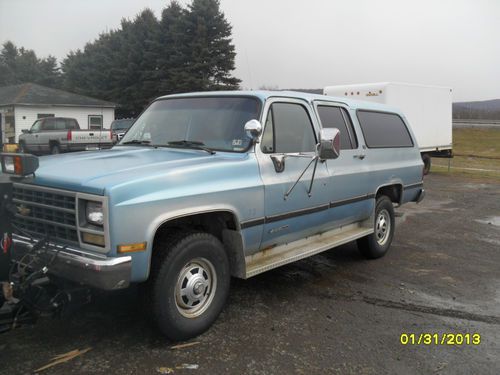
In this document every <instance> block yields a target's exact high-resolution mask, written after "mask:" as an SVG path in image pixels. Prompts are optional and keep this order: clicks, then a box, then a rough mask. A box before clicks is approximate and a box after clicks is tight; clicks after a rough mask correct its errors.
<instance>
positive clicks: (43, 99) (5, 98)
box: [0, 83, 117, 108]
mask: <svg viewBox="0 0 500 375" xmlns="http://www.w3.org/2000/svg"><path fill="white" fill-rule="evenodd" d="M5 105H51V106H53V105H61V106H76V107H111V108H114V107H116V106H117V104H116V103H112V102H108V101H105V100H100V99H95V98H91V97H88V96H84V95H78V94H73V93H71V92H68V91H63V90H58V89H53V88H50V87H46V86H41V85H37V84H36V83H23V84H20V85H12V86H3V87H0V106H5Z"/></svg>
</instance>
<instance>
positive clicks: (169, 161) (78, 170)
mask: <svg viewBox="0 0 500 375" xmlns="http://www.w3.org/2000/svg"><path fill="white" fill-rule="evenodd" d="M243 159H248V154H246V153H229V152H217V153H216V154H214V155H210V154H208V153H206V152H205V151H201V150H190V149H174V148H150V147H135V146H118V147H114V148H113V149H109V150H101V151H96V152H78V153H69V154H59V155H54V156H43V157H41V158H40V167H39V168H38V170H37V171H36V177H35V178H34V179H32V180H31V182H32V183H35V184H37V185H43V186H47V187H53V188H59V189H65V190H73V191H78V192H84V193H90V194H100V195H104V194H105V192H106V191H107V190H110V189H112V188H114V187H117V186H120V185H125V184H130V183H136V182H137V181H144V182H147V181H148V180H152V179H158V178H162V179H165V178H167V179H169V177H171V178H173V177H175V178H176V179H177V181H179V182H180V181H182V177H181V176H182V175H184V174H192V173H196V172H197V171H198V172H199V171H201V170H203V169H205V168H211V167H212V166H214V165H217V166H220V164H225V163H231V164H232V163H234V162H235V161H238V160H243ZM220 168H224V167H223V166H220Z"/></svg>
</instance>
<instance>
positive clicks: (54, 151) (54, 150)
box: [50, 144, 61, 155]
mask: <svg viewBox="0 0 500 375" xmlns="http://www.w3.org/2000/svg"><path fill="white" fill-rule="evenodd" d="M50 153H51V154H52V155H57V154H60V153H61V147H60V146H59V145H58V144H54V145H52V146H51V147H50Z"/></svg>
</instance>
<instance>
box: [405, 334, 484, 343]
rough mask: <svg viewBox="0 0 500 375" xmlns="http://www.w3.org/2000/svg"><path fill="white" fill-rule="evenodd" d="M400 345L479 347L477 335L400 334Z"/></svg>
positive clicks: (479, 336)
mask: <svg viewBox="0 0 500 375" xmlns="http://www.w3.org/2000/svg"><path fill="white" fill-rule="evenodd" d="M399 341H400V343H401V344H402V345H426V346H428V345H443V346H464V345H474V346H477V345H480V344H481V335H480V334H479V333H446V332H444V333H402V334H401V335H400V336H399Z"/></svg>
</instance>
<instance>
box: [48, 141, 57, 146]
mask: <svg viewBox="0 0 500 375" xmlns="http://www.w3.org/2000/svg"><path fill="white" fill-rule="evenodd" d="M53 146H59V142H58V141H49V148H52V147H53Z"/></svg>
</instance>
